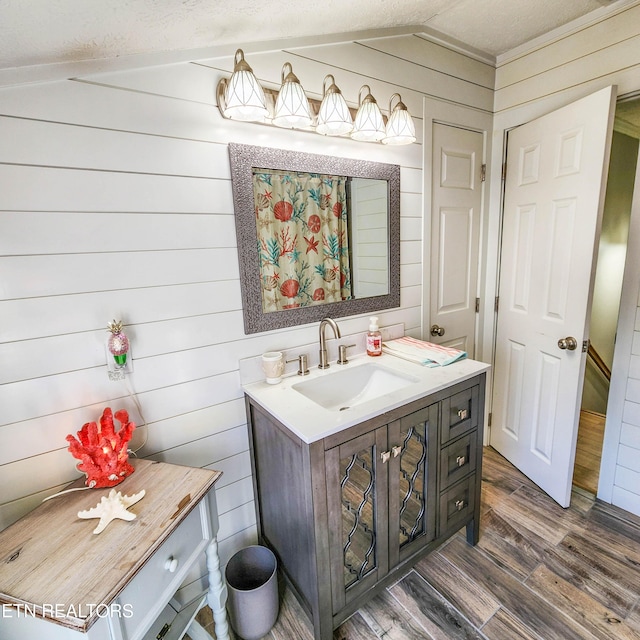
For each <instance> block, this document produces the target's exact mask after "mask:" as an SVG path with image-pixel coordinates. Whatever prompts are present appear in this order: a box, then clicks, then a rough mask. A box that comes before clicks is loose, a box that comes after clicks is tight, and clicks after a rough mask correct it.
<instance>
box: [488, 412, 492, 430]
mask: <svg viewBox="0 0 640 640" xmlns="http://www.w3.org/2000/svg"><path fill="white" fill-rule="evenodd" d="M492 418H493V413H489V415H488V416H487V427H490V426H491V419H492Z"/></svg>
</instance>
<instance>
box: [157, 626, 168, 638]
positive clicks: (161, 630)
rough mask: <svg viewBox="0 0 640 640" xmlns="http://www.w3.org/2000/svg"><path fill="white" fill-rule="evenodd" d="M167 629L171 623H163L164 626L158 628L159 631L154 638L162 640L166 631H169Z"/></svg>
mask: <svg viewBox="0 0 640 640" xmlns="http://www.w3.org/2000/svg"><path fill="white" fill-rule="evenodd" d="M169 629H171V625H170V624H165V625H164V627H162V629H160V633H159V634H158V635H157V636H156V640H162V638H164V637H165V636H166V635H167V633H169Z"/></svg>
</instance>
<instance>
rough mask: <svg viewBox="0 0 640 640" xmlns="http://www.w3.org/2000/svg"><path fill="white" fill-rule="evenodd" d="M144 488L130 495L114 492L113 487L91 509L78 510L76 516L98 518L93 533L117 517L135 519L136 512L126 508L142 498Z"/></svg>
mask: <svg viewBox="0 0 640 640" xmlns="http://www.w3.org/2000/svg"><path fill="white" fill-rule="evenodd" d="M144 494H145V491H144V489H143V490H142V491H140V492H139V493H134V494H133V495H132V496H123V495H122V493H121V492H120V491H118V492H117V493H116V490H115V489H111V491H109V495H108V496H103V497H102V499H101V500H100V502H99V503H98V504H97V505H96V506H95V507H92V508H91V509H87V510H86V511H78V518H82V519H85V520H86V519H89V518H100V522H98V526H97V527H96V528H95V529H94V530H93V533H101V532H102V531H104V530H105V529H106V527H107V525H108V524H109V523H110V522H111V521H112V520H114V519H115V518H119V519H120V520H129V521H131V520H135V519H136V514H135V513H131V511H127V509H128V508H129V507H130V506H131V505H133V504H135V503H136V502H138V501H139V500H142V498H144Z"/></svg>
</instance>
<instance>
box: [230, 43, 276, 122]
mask: <svg viewBox="0 0 640 640" xmlns="http://www.w3.org/2000/svg"><path fill="white" fill-rule="evenodd" d="M218 105H219V106H220V110H221V111H222V112H223V115H224V117H225V118H231V119H233V120H244V121H248V122H255V121H261V120H263V119H264V118H266V117H267V116H268V115H269V110H268V109H267V103H266V99H265V96H264V91H263V89H262V87H261V86H260V83H259V82H258V80H257V79H256V77H255V76H254V75H253V70H252V69H251V67H250V66H249V65H248V64H247V62H246V60H245V59H244V51H242V49H238V50H237V51H236V55H235V57H234V67H233V73H232V74H231V77H230V78H229V80H228V81H226V80H223V81H221V82H220V84H219V85H218Z"/></svg>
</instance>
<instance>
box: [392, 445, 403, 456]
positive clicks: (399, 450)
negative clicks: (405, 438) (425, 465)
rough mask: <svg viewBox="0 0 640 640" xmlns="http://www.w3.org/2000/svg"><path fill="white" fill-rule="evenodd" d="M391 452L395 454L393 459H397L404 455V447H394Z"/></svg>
mask: <svg viewBox="0 0 640 640" xmlns="http://www.w3.org/2000/svg"><path fill="white" fill-rule="evenodd" d="M391 451H392V452H393V457H394V458H397V457H398V456H399V455H400V454H401V453H402V447H401V446H395V447H393V449H391Z"/></svg>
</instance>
